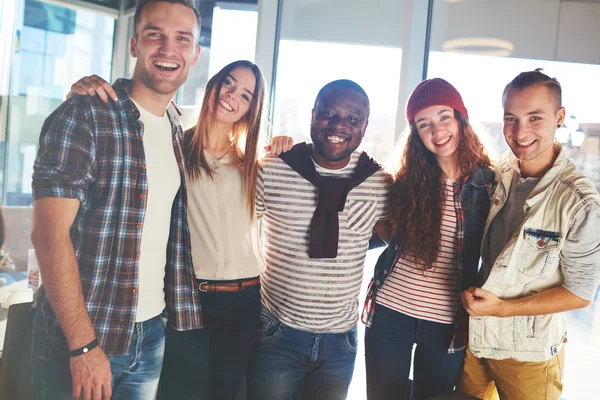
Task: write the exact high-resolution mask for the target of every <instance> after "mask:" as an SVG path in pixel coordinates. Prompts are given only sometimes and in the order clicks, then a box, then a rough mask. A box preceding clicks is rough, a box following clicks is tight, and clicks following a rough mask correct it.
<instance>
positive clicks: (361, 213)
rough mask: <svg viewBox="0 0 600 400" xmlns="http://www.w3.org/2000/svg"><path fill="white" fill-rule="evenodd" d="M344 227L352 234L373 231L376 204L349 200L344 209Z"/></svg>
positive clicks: (374, 202)
mask: <svg viewBox="0 0 600 400" xmlns="http://www.w3.org/2000/svg"><path fill="white" fill-rule="evenodd" d="M345 211H346V226H347V227H348V229H350V230H351V231H352V232H353V233H359V234H363V233H368V232H371V230H373V225H374V224H375V215H376V213H377V202H376V201H368V200H351V201H348V204H347V206H346V208H345Z"/></svg>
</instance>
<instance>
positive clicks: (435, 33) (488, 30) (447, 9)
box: [431, 0, 600, 64]
mask: <svg viewBox="0 0 600 400" xmlns="http://www.w3.org/2000/svg"><path fill="white" fill-rule="evenodd" d="M434 10H435V11H434V13H438V14H439V15H444V16H445V18H444V19H441V18H438V19H435V21H436V24H435V25H434V26H433V29H432V37H431V50H433V51H442V48H443V44H444V42H445V41H446V40H449V39H457V38H470V37H484V38H497V39H503V40H507V41H509V42H511V43H512V44H513V45H514V52H513V57H518V58H529V59H543V60H555V61H567V62H578V63H590V64H598V63H600V24H599V23H598V21H600V2H580V1H569V2H566V1H560V0H503V1H493V0H464V1H461V2H447V1H443V0H436V2H435V6H434ZM434 18H435V15H434ZM506 21H510V23H509V24H507V23H506Z"/></svg>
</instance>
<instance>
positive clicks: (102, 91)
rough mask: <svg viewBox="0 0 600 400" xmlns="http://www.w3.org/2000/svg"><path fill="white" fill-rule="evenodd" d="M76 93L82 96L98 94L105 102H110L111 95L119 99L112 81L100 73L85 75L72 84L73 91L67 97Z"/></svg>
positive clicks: (115, 99)
mask: <svg viewBox="0 0 600 400" xmlns="http://www.w3.org/2000/svg"><path fill="white" fill-rule="evenodd" d="M76 94H79V95H82V96H96V95H98V96H99V97H100V98H101V99H102V101H104V102H105V103H107V102H108V98H109V97H110V98H111V99H113V100H114V101H117V100H118V98H117V93H115V91H114V89H113V88H112V86H111V85H110V83H108V82H106V81H105V80H104V79H102V78H100V77H99V76H98V75H90V76H85V77H83V78H81V79H80V80H78V81H77V82H75V83H74V84H73V85H71V91H70V92H69V93H68V94H67V99H69V98H71V96H73V95H76Z"/></svg>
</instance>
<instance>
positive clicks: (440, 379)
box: [362, 78, 494, 400]
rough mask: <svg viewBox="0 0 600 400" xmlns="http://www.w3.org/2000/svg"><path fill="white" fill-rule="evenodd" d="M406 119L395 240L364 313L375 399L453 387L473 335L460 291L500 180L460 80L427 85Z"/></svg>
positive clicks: (471, 272)
mask: <svg viewBox="0 0 600 400" xmlns="http://www.w3.org/2000/svg"><path fill="white" fill-rule="evenodd" d="M406 117H407V120H408V122H409V124H410V131H409V132H408V137H407V138H406V142H405V144H404V149H403V152H402V157H401V160H400V162H399V163H398V165H397V168H396V171H395V173H394V175H393V177H394V182H393V184H392V186H391V191H390V195H391V201H390V207H391V210H390V211H391V217H390V221H389V224H388V227H387V228H388V229H386V230H385V231H386V233H385V234H383V235H382V236H387V237H384V239H386V241H387V242H388V243H389V246H388V248H387V249H386V250H385V251H384V252H383V253H382V255H381V256H380V258H379V260H378V262H377V265H376V266H375V275H374V277H373V281H372V282H371V286H370V287H369V291H368V295H367V300H366V303H365V309H364V311H363V316H362V317H363V322H365V323H366V325H367V329H366V333H365V350H366V367H367V392H368V398H369V399H370V400H382V399H404V398H411V399H425V398H428V397H430V396H435V395H439V394H442V393H445V392H450V391H452V390H453V388H454V385H455V383H456V380H457V379H458V376H459V373H460V370H461V368H462V364H463V359H464V356H465V350H464V349H465V346H466V341H467V334H468V329H467V326H468V325H467V324H468V315H467V314H466V312H465V310H464V309H463V307H462V304H461V301H460V293H461V291H462V290H464V289H466V288H468V287H470V286H474V285H475V281H476V274H477V267H478V263H479V247H480V244H481V238H482V234H483V228H484V224H485V220H486V217H487V214H488V210H489V201H490V195H491V193H492V190H493V183H494V172H493V171H492V169H491V168H490V164H491V163H490V159H489V157H488V155H487V152H486V150H485V148H484V146H483V145H482V144H481V142H480V141H479V138H478V137H477V135H476V134H475V132H474V131H473V128H472V127H471V125H470V124H469V122H468V118H469V115H468V112H467V109H466V107H465V105H464V103H463V101H462V98H461V96H460V94H459V93H458V91H457V90H456V89H455V88H454V87H453V86H452V85H451V84H450V83H448V82H446V81H445V80H443V79H439V78H434V79H429V80H426V81H424V82H422V83H421V84H419V86H417V88H416V89H415V90H414V91H413V93H412V94H411V96H410V98H409V100H408V104H407V107H406ZM413 345H416V349H415V352H414V370H413V384H412V390H411V392H410V393H408V386H409V385H408V382H409V380H408V376H409V372H410V369H411V364H413V362H412V361H413V360H412V349H413Z"/></svg>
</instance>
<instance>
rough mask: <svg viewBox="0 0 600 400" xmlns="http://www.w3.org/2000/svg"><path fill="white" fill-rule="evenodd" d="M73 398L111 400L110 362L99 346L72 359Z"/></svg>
mask: <svg viewBox="0 0 600 400" xmlns="http://www.w3.org/2000/svg"><path fill="white" fill-rule="evenodd" d="M71 377H72V378H73V398H75V399H83V400H109V399H110V396H111V395H112V373H111V372H110V362H109V361H108V358H106V354H104V351H102V349H101V348H100V347H99V346H97V347H96V348H95V349H92V350H91V351H90V352H89V353H86V354H82V355H80V356H77V357H71Z"/></svg>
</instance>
